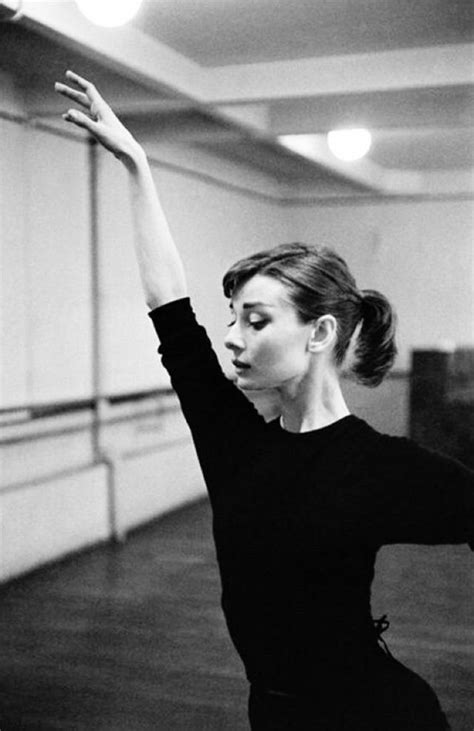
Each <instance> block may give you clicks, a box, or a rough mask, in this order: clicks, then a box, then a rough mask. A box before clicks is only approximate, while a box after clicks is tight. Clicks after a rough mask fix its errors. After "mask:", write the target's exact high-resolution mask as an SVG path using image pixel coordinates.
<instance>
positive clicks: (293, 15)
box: [134, 0, 474, 66]
mask: <svg viewBox="0 0 474 731" xmlns="http://www.w3.org/2000/svg"><path fill="white" fill-rule="evenodd" d="M134 24H135V25H136V27H138V28H140V29H141V30H142V31H144V32H145V33H147V34H150V35H152V36H153V37H154V38H156V39H157V40H159V41H161V42H162V43H165V44H167V45H169V46H171V48H174V49H175V50H176V51H178V52H179V53H181V54H183V55H184V56H188V57H189V58H192V59H193V61H196V63H199V64H201V65H202V66H225V65H228V64H247V63H260V62H268V61H286V60H294V59H298V58H312V57H322V56H337V55H343V54H359V53H376V52H378V51H389V50H397V49H400V48H418V47H426V46H438V45H445V44H452V43H469V42H472V41H473V40H474V3H473V2H472V0H289V1H287V2H285V1H284V0H144V2H143V5H142V8H141V10H140V12H139V13H138V15H137V17H136V19H135V21H134Z"/></svg>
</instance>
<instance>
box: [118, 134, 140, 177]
mask: <svg viewBox="0 0 474 731" xmlns="http://www.w3.org/2000/svg"><path fill="white" fill-rule="evenodd" d="M117 157H118V158H119V160H120V161H121V162H122V163H123V164H124V165H125V167H126V168H127V170H128V171H129V172H131V173H135V172H137V171H138V170H139V168H140V167H142V166H143V165H146V164H147V157H146V153H145V150H144V149H143V147H142V146H141V145H140V144H139V143H138V142H137V141H136V140H134V139H132V140H131V141H130V144H129V145H127V147H126V148H125V149H124V150H123V151H122V152H121V153H120V154H119V155H117Z"/></svg>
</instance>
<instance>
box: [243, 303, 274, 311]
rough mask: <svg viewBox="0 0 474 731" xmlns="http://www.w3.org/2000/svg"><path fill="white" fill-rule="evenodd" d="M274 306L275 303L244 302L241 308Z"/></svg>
mask: <svg viewBox="0 0 474 731" xmlns="http://www.w3.org/2000/svg"><path fill="white" fill-rule="evenodd" d="M259 306H260V307H275V305H269V304H268V303H267V302H244V304H243V305H242V308H243V309H244V310H249V309H250V308H251V307H259Z"/></svg>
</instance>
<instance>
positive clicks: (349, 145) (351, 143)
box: [327, 129, 372, 162]
mask: <svg viewBox="0 0 474 731" xmlns="http://www.w3.org/2000/svg"><path fill="white" fill-rule="evenodd" d="M327 140H328V147H329V149H330V150H331V152H332V154H333V155H335V156H336V157H338V158H339V160H345V161H346V162H350V161H352V160H360V158H361V157H364V155H366V154H367V153H368V151H369V149H370V145H371V144H372V135H371V134H370V132H369V130H368V129H334V130H332V131H331V132H328V137H327Z"/></svg>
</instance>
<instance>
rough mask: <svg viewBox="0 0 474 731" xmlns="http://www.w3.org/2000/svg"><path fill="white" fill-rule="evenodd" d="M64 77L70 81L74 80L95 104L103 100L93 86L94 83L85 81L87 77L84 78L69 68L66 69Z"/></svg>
mask: <svg viewBox="0 0 474 731" xmlns="http://www.w3.org/2000/svg"><path fill="white" fill-rule="evenodd" d="M66 78H68V79H69V80H70V81H74V83H75V84H77V85H78V86H79V87H80V88H81V89H82V90H83V92H84V93H85V95H86V96H87V97H88V99H90V100H91V101H92V102H95V103H96V104H97V103H100V102H103V99H102V97H101V95H100V94H99V92H98V91H97V89H96V88H95V86H94V84H92V83H91V82H90V81H87V79H84V78H83V77H82V76H79V74H76V73H75V72H74V71H70V70H69V71H66Z"/></svg>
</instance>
